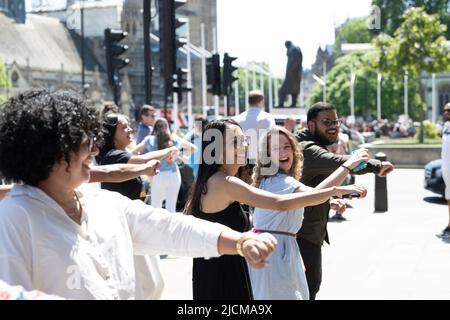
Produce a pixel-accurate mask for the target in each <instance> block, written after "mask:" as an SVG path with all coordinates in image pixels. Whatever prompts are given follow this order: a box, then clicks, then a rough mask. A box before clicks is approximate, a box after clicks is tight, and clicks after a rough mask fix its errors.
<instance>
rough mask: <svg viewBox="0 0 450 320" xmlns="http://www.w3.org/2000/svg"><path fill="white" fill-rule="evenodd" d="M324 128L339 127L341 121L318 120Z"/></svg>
mask: <svg viewBox="0 0 450 320" xmlns="http://www.w3.org/2000/svg"><path fill="white" fill-rule="evenodd" d="M320 122H322V123H323V124H324V125H325V126H327V127H331V126H340V125H341V124H342V120H330V119H322V120H320Z"/></svg>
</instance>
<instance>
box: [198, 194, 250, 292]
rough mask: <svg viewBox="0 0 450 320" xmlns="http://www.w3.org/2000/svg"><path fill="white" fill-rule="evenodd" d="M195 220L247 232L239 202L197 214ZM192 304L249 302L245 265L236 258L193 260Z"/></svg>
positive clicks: (236, 256)
mask: <svg viewBox="0 0 450 320" xmlns="http://www.w3.org/2000/svg"><path fill="white" fill-rule="evenodd" d="M194 216H195V217H197V218H200V219H204V220H208V221H211V222H218V223H221V224H223V225H226V226H228V227H230V228H231V229H233V230H236V231H239V232H245V231H248V230H250V228H251V226H250V220H249V216H248V213H247V212H245V211H244V210H243V209H242V207H241V205H240V204H239V202H233V203H232V204H231V205H230V206H228V207H227V208H226V209H224V210H222V211H220V212H216V213H203V212H200V213H197V214H194ZM192 287H193V298H194V300H253V294H252V288H251V285H250V277H249V274H248V268H247V262H246V261H245V259H244V258H243V257H241V256H238V255H233V256H232V255H224V256H221V257H219V258H211V259H203V258H195V259H194V263H193V269H192Z"/></svg>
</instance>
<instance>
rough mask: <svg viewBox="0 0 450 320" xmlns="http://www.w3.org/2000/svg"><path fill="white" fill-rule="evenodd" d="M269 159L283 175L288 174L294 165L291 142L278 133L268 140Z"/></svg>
mask: <svg viewBox="0 0 450 320" xmlns="http://www.w3.org/2000/svg"><path fill="white" fill-rule="evenodd" d="M269 144H270V152H271V153H270V159H271V161H272V163H273V164H275V165H276V166H278V167H279V168H280V170H281V171H283V172H284V173H289V170H291V167H292V164H293V163H294V150H293V148H292V145H291V142H290V141H289V139H288V138H287V137H286V136H285V135H284V134H283V133H278V134H275V135H273V136H272V137H271V139H270V142H269Z"/></svg>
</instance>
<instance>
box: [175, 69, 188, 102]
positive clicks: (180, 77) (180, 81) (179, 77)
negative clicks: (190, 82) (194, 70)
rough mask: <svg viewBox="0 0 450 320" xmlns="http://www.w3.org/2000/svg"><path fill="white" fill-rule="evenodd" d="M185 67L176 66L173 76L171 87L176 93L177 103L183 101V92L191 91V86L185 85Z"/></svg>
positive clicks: (186, 71)
mask: <svg viewBox="0 0 450 320" xmlns="http://www.w3.org/2000/svg"><path fill="white" fill-rule="evenodd" d="M187 73H188V70H187V69H183V68H178V69H177V73H176V75H175V77H174V82H173V87H174V91H175V92H176V93H177V94H178V103H181V102H182V101H183V92H188V91H191V90H192V88H189V87H187V86H186V83H187V79H186V77H187Z"/></svg>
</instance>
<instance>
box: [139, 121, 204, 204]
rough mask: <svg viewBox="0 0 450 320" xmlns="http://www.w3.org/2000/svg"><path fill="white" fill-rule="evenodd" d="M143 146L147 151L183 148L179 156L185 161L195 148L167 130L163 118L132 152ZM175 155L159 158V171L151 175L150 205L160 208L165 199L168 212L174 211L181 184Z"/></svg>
mask: <svg viewBox="0 0 450 320" xmlns="http://www.w3.org/2000/svg"><path fill="white" fill-rule="evenodd" d="M144 148H145V149H147V150H149V151H158V150H163V149H167V148H171V149H170V150H173V149H174V150H177V151H181V149H183V151H184V152H183V153H182V154H181V155H180V156H179V158H180V159H181V160H182V161H187V157H188V156H189V155H190V154H191V153H192V152H195V151H196V150H197V148H196V147H195V145H193V144H192V143H190V142H188V141H186V140H182V139H181V138H180V137H178V136H177V135H176V134H172V133H171V132H170V130H169V124H168V123H167V120H166V119H163V118H161V119H158V120H156V122H155V126H154V127H153V131H152V134H151V135H149V136H147V137H146V138H145V139H144V140H143V141H142V142H141V143H140V144H138V145H137V146H136V148H134V149H133V150H132V152H133V153H134V154H136V153H139V152H140V151H142V150H143V149H144ZM177 157H178V156H175V157H174V156H172V157H169V158H166V159H163V160H161V164H160V167H159V170H160V173H159V174H158V175H156V176H155V177H153V180H152V192H151V204H152V206H153V207H155V208H162V205H163V201H164V200H165V201H166V206H165V208H166V209H167V210H168V211H169V212H176V204H177V199H178V192H179V190H180V186H181V175H180V169H179V168H178V165H177V164H176V162H175V160H176V158H177Z"/></svg>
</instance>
